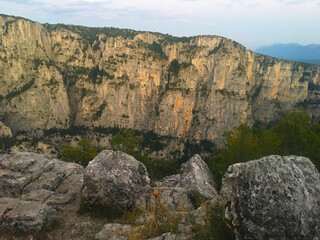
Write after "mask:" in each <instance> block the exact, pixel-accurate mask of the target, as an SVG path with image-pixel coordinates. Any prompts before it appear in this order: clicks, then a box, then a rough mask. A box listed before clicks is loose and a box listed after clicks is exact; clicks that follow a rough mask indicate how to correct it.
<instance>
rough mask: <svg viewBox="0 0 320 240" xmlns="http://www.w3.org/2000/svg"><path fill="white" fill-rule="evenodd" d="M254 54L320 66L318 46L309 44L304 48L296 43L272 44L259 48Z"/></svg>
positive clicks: (319, 46) (319, 48) (319, 47)
mask: <svg viewBox="0 0 320 240" xmlns="http://www.w3.org/2000/svg"><path fill="white" fill-rule="evenodd" d="M255 52H256V53H261V54H265V55H269V56H271V57H276V58H281V59H286V60H291V61H297V62H305V63H313V64H318V65H320V45H319V44H310V45H306V46H303V45H300V44H296V43H290V44H273V45H270V46H263V47H259V48H257V49H256V50H255Z"/></svg>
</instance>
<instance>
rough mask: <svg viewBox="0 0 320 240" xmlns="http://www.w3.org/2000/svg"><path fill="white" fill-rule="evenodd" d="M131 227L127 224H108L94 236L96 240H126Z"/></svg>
mask: <svg viewBox="0 0 320 240" xmlns="http://www.w3.org/2000/svg"><path fill="white" fill-rule="evenodd" d="M132 229H133V227H132V226H131V225H128V224H119V223H108V224H105V225H104V226H103V228H102V230H101V231H100V232H99V233H97V234H96V235H95V238H96V239H99V240H104V239H110V240H126V239H127V235H128V234H129V233H130V232H131V231H132Z"/></svg>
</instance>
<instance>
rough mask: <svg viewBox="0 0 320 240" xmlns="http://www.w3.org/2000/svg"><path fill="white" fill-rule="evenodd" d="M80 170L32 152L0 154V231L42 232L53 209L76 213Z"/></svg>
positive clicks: (69, 164)
mask: <svg viewBox="0 0 320 240" xmlns="http://www.w3.org/2000/svg"><path fill="white" fill-rule="evenodd" d="M82 184H83V167H82V166H80V165H78V164H75V163H66V162H62V161H59V160H56V159H47V158H46V157H45V156H44V155H40V154H34V153H28V152H24V153H12V154H8V155H0V217H1V221H0V228H1V227H5V228H10V229H11V230H14V231H22V232H25V231H35V230H41V229H42V228H43V226H44V225H45V224H46V222H47V221H51V220H53V219H55V218H56V214H55V212H56V209H59V210H73V211H75V210H77V209H78V205H79V200H80V194H81V188H82Z"/></svg>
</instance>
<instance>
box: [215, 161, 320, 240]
mask: <svg viewBox="0 0 320 240" xmlns="http://www.w3.org/2000/svg"><path fill="white" fill-rule="evenodd" d="M221 195H222V197H223V199H224V201H225V204H226V213H225V216H226V218H227V220H229V222H230V223H231V224H232V226H233V228H234V230H235V233H236V234H237V237H238V239H317V238H319V237H320V175H319V172H318V171H317V169H316V168H315V166H314V165H313V164H312V163H311V161H310V160H309V159H307V158H305V157H296V156H287V157H280V156H269V157H264V158H261V159H259V160H254V161H250V162H247V163H238V164H234V165H232V166H230V167H229V168H228V170H227V172H226V174H225V176H224V179H223V181H222V189H221Z"/></svg>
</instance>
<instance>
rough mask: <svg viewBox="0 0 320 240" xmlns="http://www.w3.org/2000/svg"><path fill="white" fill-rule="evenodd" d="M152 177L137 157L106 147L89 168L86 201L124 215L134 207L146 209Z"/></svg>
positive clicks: (85, 184) (86, 179) (86, 170)
mask: <svg viewBox="0 0 320 240" xmlns="http://www.w3.org/2000/svg"><path fill="white" fill-rule="evenodd" d="M149 183H150V179H149V176H148V173H147V169H146V167H145V166H144V165H143V164H142V163H141V162H139V161H137V160H136V159H135V158H134V157H132V156H130V155H128V154H126V153H123V152H120V151H112V150H104V151H102V152H101V153H100V154H99V155H98V156H97V157H95V158H94V159H93V160H92V161H90V162H89V165H88V166H87V167H86V169H85V175H84V188H83V191H82V195H83V201H84V204H85V205H86V206H87V207H89V208H90V207H94V206H102V207H103V208H106V209H109V212H115V213H118V214H119V215H121V214H122V213H124V212H125V211H126V210H129V209H130V208H131V207H136V208H139V209H145V208H146V201H147V195H148V192H149V189H150V185H149Z"/></svg>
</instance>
